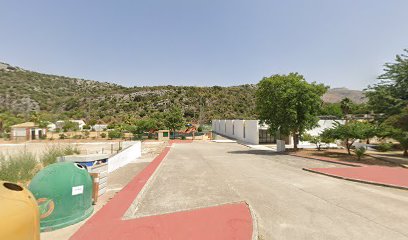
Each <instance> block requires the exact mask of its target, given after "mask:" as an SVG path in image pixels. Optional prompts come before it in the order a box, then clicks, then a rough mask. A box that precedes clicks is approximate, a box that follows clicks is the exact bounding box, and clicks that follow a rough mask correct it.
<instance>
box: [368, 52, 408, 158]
mask: <svg viewBox="0 0 408 240" xmlns="http://www.w3.org/2000/svg"><path fill="white" fill-rule="evenodd" d="M404 51H405V53H408V50H407V49H405V50H404ZM379 79H381V82H380V83H379V84H376V85H374V86H369V88H368V89H367V92H366V96H367V97H368V99H369V101H368V105H369V107H370V108H371V110H373V111H374V112H376V113H381V114H382V115H381V117H380V118H378V119H377V121H378V123H379V124H380V127H381V130H382V131H381V132H380V133H379V136H381V137H391V138H393V139H395V140H397V141H399V142H400V144H401V146H402V148H403V151H404V154H403V155H404V156H408V55H406V54H401V55H397V56H396V59H395V62H394V63H386V64H385V69H384V74H382V75H381V76H379Z"/></svg>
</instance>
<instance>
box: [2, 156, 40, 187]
mask: <svg viewBox="0 0 408 240" xmlns="http://www.w3.org/2000/svg"><path fill="white" fill-rule="evenodd" d="M37 166H38V162H37V160H36V158H35V155H34V154H32V153H29V152H23V153H19V154H17V155H12V156H5V155H0V180H4V181H10V182H27V181H29V180H31V179H32V178H33V176H34V175H35V174H36V173H37V171H38V167H37Z"/></svg>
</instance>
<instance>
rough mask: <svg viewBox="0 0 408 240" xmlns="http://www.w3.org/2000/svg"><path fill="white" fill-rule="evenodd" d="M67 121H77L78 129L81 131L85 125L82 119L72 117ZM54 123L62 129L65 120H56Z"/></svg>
mask: <svg viewBox="0 0 408 240" xmlns="http://www.w3.org/2000/svg"><path fill="white" fill-rule="evenodd" d="M68 121H70V122H74V123H77V124H78V128H79V130H80V131H82V130H83V128H84V126H85V125H86V124H85V122H84V121H83V120H73V119H71V120H68ZM55 125H56V128H58V129H62V128H63V127H64V125H65V121H64V120H59V121H56V122H55Z"/></svg>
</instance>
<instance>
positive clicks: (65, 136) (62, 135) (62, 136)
mask: <svg viewBox="0 0 408 240" xmlns="http://www.w3.org/2000/svg"><path fill="white" fill-rule="evenodd" d="M59 138H60V139H67V138H68V136H67V135H65V134H63V133H61V134H60V135H59Z"/></svg>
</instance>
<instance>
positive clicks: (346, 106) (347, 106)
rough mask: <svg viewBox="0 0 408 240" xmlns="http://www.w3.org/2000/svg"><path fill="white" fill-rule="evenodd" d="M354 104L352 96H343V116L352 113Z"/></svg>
mask: <svg viewBox="0 0 408 240" xmlns="http://www.w3.org/2000/svg"><path fill="white" fill-rule="evenodd" d="M352 104H353V102H352V101H351V100H350V98H347V97H346V98H343V99H342V100H341V101H340V108H341V111H342V112H343V116H346V117H347V115H348V114H350V112H351V108H352Z"/></svg>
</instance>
